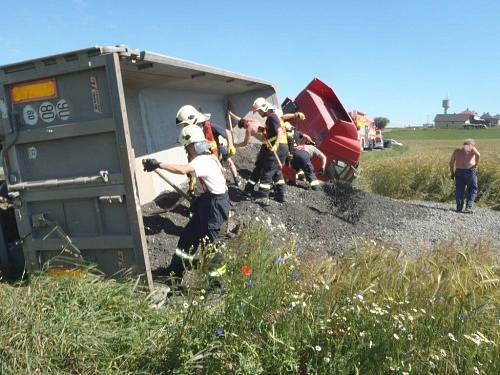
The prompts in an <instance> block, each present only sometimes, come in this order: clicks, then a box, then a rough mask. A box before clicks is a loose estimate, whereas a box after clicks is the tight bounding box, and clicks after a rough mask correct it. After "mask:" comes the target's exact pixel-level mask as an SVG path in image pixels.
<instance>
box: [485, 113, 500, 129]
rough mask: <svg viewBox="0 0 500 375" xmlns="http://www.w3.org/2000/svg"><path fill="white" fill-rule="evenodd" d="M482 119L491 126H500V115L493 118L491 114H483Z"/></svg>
mask: <svg viewBox="0 0 500 375" xmlns="http://www.w3.org/2000/svg"><path fill="white" fill-rule="evenodd" d="M481 118H482V119H483V120H484V121H486V122H487V123H488V125H489V126H500V115H495V116H492V115H490V113H489V112H486V113H483V115H482V116H481Z"/></svg>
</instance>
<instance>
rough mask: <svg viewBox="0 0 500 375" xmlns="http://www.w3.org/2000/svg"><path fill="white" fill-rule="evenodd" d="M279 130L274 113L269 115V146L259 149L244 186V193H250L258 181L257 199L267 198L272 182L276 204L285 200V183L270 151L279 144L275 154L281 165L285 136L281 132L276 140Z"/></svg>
mask: <svg viewBox="0 0 500 375" xmlns="http://www.w3.org/2000/svg"><path fill="white" fill-rule="evenodd" d="M280 128H281V121H280V119H279V117H278V116H277V115H276V114H275V113H271V114H270V115H268V116H267V119H266V138H267V141H268V143H269V144H263V145H262V146H261V148H260V151H259V154H258V156H257V160H256V162H255V167H254V170H253V172H252V176H251V177H250V180H249V181H248V182H247V186H245V192H247V193H250V192H252V191H253V188H254V186H255V184H256V183H257V181H259V180H260V185H259V192H258V194H257V196H258V197H264V198H267V197H269V193H270V190H271V184H272V183H273V182H274V187H275V198H276V200H277V201H278V202H283V201H284V198H285V181H284V179H283V173H282V171H281V168H280V167H279V164H278V161H277V160H276V155H275V154H274V152H273V151H272V150H271V149H270V147H272V146H274V145H275V144H276V142H278V143H279V145H278V148H277V150H276V153H277V155H278V158H279V159H280V161H281V163H282V164H283V163H284V162H285V160H286V156H287V154H288V147H287V144H286V134H285V132H284V131H283V132H282V135H281V137H280V139H278V130H279V129H280Z"/></svg>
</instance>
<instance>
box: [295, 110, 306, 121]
mask: <svg viewBox="0 0 500 375" xmlns="http://www.w3.org/2000/svg"><path fill="white" fill-rule="evenodd" d="M295 118H296V119H297V120H300V121H304V120H305V119H306V115H304V114H303V113H302V112H295Z"/></svg>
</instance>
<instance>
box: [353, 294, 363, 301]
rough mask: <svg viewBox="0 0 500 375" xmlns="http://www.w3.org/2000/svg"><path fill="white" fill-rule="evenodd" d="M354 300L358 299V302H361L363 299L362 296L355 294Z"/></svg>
mask: <svg viewBox="0 0 500 375" xmlns="http://www.w3.org/2000/svg"><path fill="white" fill-rule="evenodd" d="M354 298H357V299H359V300H360V301H363V300H364V298H363V295H362V294H356V295H355V296H354Z"/></svg>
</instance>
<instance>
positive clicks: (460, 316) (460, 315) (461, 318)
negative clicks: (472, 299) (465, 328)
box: [457, 313, 467, 323]
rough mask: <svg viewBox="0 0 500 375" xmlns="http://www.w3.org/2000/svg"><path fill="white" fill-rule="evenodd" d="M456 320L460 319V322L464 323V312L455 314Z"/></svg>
mask: <svg viewBox="0 0 500 375" xmlns="http://www.w3.org/2000/svg"><path fill="white" fill-rule="evenodd" d="M457 318H458V320H460V321H461V322H462V323H465V320H466V319H467V318H466V316H465V314H464V313H460V314H458V316H457Z"/></svg>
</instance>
